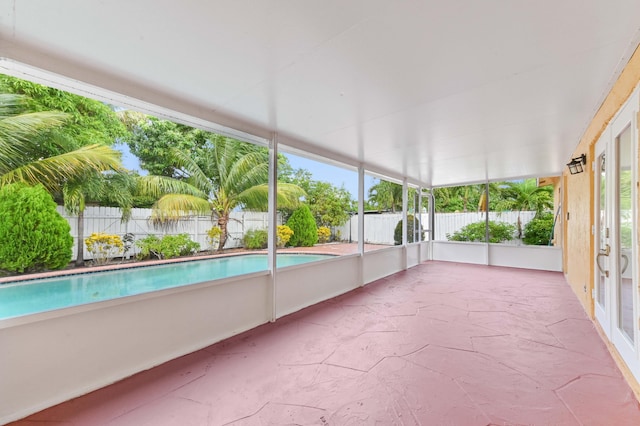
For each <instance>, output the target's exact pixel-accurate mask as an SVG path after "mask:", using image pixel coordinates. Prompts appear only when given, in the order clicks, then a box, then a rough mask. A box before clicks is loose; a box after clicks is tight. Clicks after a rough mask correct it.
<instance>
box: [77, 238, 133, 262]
mask: <svg viewBox="0 0 640 426" xmlns="http://www.w3.org/2000/svg"><path fill="white" fill-rule="evenodd" d="M84 244H85V245H86V246H87V250H88V251H89V253H91V254H92V255H93V263H94V264H96V265H105V264H107V263H109V262H110V261H111V259H113V258H114V257H116V256H117V255H119V254H122V253H124V243H123V242H122V238H120V236H119V235H113V234H105V233H103V232H94V233H93V234H91V235H90V236H89V237H88V238H85V240H84Z"/></svg>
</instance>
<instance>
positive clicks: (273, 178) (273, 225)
mask: <svg viewBox="0 0 640 426" xmlns="http://www.w3.org/2000/svg"><path fill="white" fill-rule="evenodd" d="M277 194H278V135H277V134H276V133H274V134H273V135H272V137H271V141H269V195H268V204H269V205H268V212H269V219H268V227H267V229H268V230H269V234H268V237H267V247H268V248H267V256H268V269H269V272H270V274H271V322H274V321H275V320H276V319H277V317H278V310H277V306H276V294H277V286H276V282H277V279H276V278H277V275H278V273H277V268H276V255H277V250H276V249H277V247H276V242H277V239H276V238H277V237H276V235H277V233H276V232H277V215H278V204H277V200H278V197H277Z"/></svg>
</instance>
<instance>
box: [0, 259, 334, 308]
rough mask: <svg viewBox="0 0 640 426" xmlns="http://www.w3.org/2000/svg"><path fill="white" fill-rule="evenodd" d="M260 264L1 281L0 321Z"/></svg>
mask: <svg viewBox="0 0 640 426" xmlns="http://www.w3.org/2000/svg"><path fill="white" fill-rule="evenodd" d="M330 257H332V256H331V255H321V254H278V255H277V266H278V267H279V268H282V267H286V266H292V265H299V264H302V263H307V262H313V261H317V260H322V259H327V258H330ZM266 269H267V256H266V255H262V254H249V255H240V256H229V257H218V258H214V259H206V260H194V261H188V262H176V263H169V264H163V265H155V266H143V267H135V268H126V269H116V270H111V271H104V272H93V273H83V274H75V275H66V276H61V277H55V278H44V279H37V280H31V281H23V282H17V283H7V284H1V285H0V320H1V319H7V318H14V317H18V316H22V315H28V314H33V313H37V312H46V311H51V310H54V309H60V308H66V307H69V306H76V305H84V304H87V303H94V302H100V301H103V300H109V299H117V298H119V297H125V296H132V295H135V294H140V293H148V292H152V291H156V290H162V289H166V288H172V287H181V286H185V285H189V284H195V283H200V282H205V281H211V280H216V279H220V278H227V277H232V276H236V275H241V274H248V273H251V272H258V271H264V270H266Z"/></svg>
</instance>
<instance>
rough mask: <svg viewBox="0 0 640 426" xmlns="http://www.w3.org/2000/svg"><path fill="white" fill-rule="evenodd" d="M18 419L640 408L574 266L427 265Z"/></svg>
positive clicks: (498, 416)
mask: <svg viewBox="0 0 640 426" xmlns="http://www.w3.org/2000/svg"><path fill="white" fill-rule="evenodd" d="M96 368H100V366H96ZM13 424H15V425H42V424H47V425H154V426H160V425H181V426H184V425H229V424H231V425H289V424H300V425H417V424H421V425H616V426H618V425H640V409H639V406H638V401H637V400H636V399H635V397H634V395H633V393H632V391H631V389H630V388H629V386H628V385H627V383H626V382H625V381H624V379H623V377H622V375H621V373H620V371H619V370H618V369H617V367H616V365H615V363H614V361H613V360H612V358H611V356H610V355H609V353H608V351H607V349H606V347H605V345H604V343H603V342H602V340H601V339H600V337H599V335H598V333H597V332H596V330H595V328H594V326H593V324H592V323H591V322H590V321H589V319H588V318H587V316H586V314H585V313H584V311H583V309H582V307H581V306H580V304H579V302H578V300H577V299H576V297H575V296H574V295H573V293H572V292H571V290H570V288H569V286H568V285H567V284H566V282H565V280H564V277H563V275H562V274H560V273H553V272H541V271H530V270H522V269H509V268H498V267H488V266H478V265H469V264H456V263H446V262H427V263H424V264H421V265H419V266H417V267H414V268H412V269H410V270H408V271H405V272H401V273H398V274H395V275H393V276H391V277H388V278H385V279H382V280H379V281H377V282H375V283H372V284H370V285H367V286H366V287H363V288H361V289H358V290H355V291H352V292H350V293H348V294H345V295H343V296H340V297H338V298H336V299H332V300H330V301H326V302H323V303H321V304H318V305H316V306H313V307H311V308H308V309H305V310H303V311H300V312H298V313H295V314H293V315H290V316H288V317H285V318H282V319H279V320H278V321H277V322H275V323H272V324H266V325H263V326H261V327H258V328H256V329H254V330H251V331H249V332H246V333H243V334H241V335H238V336H235V337H233V338H231V339H228V340H226V341H223V342H220V343H218V344H215V345H212V346H210V347H207V348H205V349H203V350H200V351H197V352H194V353H192V354H190V355H187V356H184V357H181V358H178V359H175V360H173V361H170V362H168V363H166V364H163V365H161V366H158V367H156V368H153V369H151V370H148V371H146V372H142V373H140V374H137V375H135V376H133V377H130V378H128V379H126V380H123V381H121V382H118V383H116V384H114V385H112V386H108V387H106V388H103V389H101V390H98V391H96V392H92V393H90V394H88V395H85V396H83V397H81V398H77V399H74V400H71V401H69V402H66V403H63V404H60V405H58V406H55V407H52V408H50V409H47V410H45V411H42V412H40V413H37V414H34V415H32V416H30V417H28V418H27V419H24V420H22V421H19V422H16V423H13Z"/></svg>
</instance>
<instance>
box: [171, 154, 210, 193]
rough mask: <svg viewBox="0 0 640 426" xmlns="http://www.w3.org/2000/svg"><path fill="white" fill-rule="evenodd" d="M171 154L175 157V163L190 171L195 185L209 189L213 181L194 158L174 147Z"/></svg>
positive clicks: (202, 188)
mask: <svg viewBox="0 0 640 426" xmlns="http://www.w3.org/2000/svg"><path fill="white" fill-rule="evenodd" d="M171 154H172V156H173V158H174V161H175V163H176V164H175V165H176V166H178V167H181V168H183V169H184V170H186V171H187V173H189V177H190V179H191V181H192V182H193V185H195V186H196V187H198V188H199V189H200V190H202V191H208V190H209V187H210V186H211V181H210V180H209V178H208V177H207V176H206V175H205V174H204V172H203V171H202V169H200V167H199V166H198V164H197V163H196V162H195V161H193V158H191V156H190V155H189V154H187V153H186V152H184V151H181V150H179V149H174V150H172V151H171Z"/></svg>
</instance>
